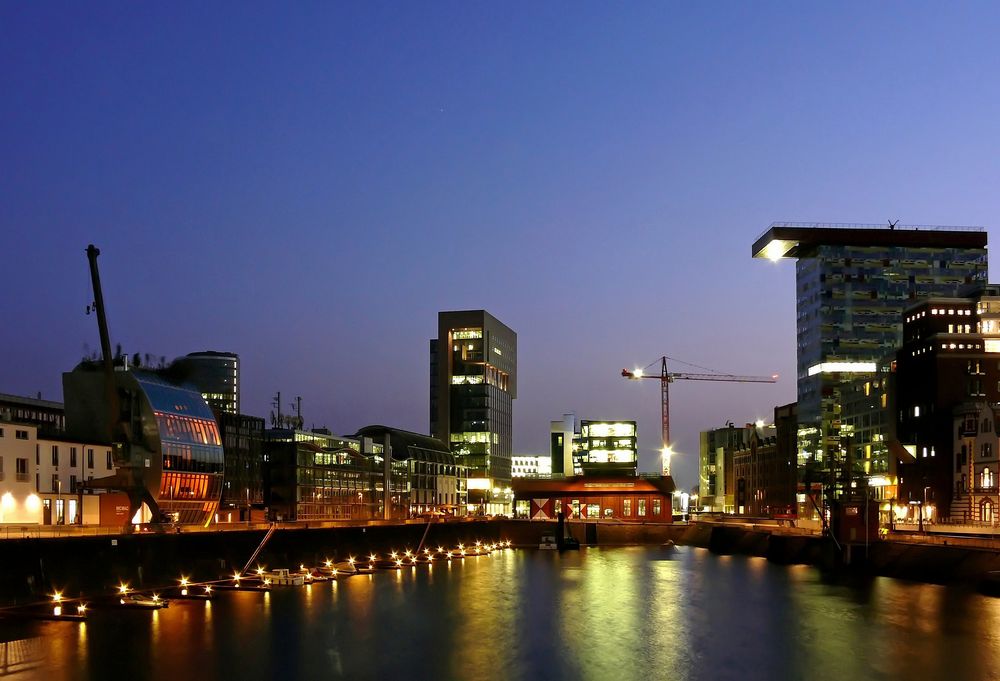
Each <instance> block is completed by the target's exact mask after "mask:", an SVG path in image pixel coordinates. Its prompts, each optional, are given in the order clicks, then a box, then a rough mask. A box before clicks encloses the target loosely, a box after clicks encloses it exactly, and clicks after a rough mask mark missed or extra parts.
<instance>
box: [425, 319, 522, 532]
mask: <svg viewBox="0 0 1000 681" xmlns="http://www.w3.org/2000/svg"><path fill="white" fill-rule="evenodd" d="M430 366H431V377H430V378H431V380H430V425H431V435H432V436H433V437H435V438H437V439H438V440H441V441H442V442H446V443H449V444H450V446H451V449H452V451H453V452H454V453H455V455H456V457H457V459H458V463H459V464H461V465H464V466H467V467H468V469H469V480H468V499H469V506H470V510H473V511H475V512H482V513H489V514H497V513H509V512H510V510H511V502H512V500H513V496H512V493H511V487H510V481H511V455H512V453H513V438H512V435H511V423H512V413H513V400H514V398H515V397H517V334H516V333H514V332H513V331H512V330H511V329H510V328H509V327H507V326H506V325H505V324H503V323H502V322H501V321H500V320H498V319H497V318H496V317H494V316H493V315H491V314H490V313H488V312H486V311H485V310H463V311H456V312H441V313H439V314H438V337H437V338H436V339H432V340H431V343H430Z"/></svg>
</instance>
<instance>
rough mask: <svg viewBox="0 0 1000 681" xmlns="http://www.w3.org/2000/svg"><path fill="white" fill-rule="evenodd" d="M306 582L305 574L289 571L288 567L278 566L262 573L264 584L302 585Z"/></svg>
mask: <svg viewBox="0 0 1000 681" xmlns="http://www.w3.org/2000/svg"><path fill="white" fill-rule="evenodd" d="M305 583H306V578H305V575H303V574H301V573H294V574H293V573H291V572H290V571H289V570H288V568H278V569H276V570H271V571H270V572H265V573H264V586H267V585H269V584H273V585H275V586H302V585H303V584H305Z"/></svg>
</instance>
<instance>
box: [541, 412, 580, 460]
mask: <svg viewBox="0 0 1000 681" xmlns="http://www.w3.org/2000/svg"><path fill="white" fill-rule="evenodd" d="M576 436H577V432H576V415H575V414H563V417H562V420H561V421H550V422H549V461H550V463H549V469H550V470H551V474H552V475H580V474H581V473H582V471H580V470H579V469H578V468H577V467H576V463H575V459H574V458H573V451H574V447H575V445H576V444H577V443H576Z"/></svg>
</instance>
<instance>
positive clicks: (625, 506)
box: [622, 499, 632, 518]
mask: <svg viewBox="0 0 1000 681" xmlns="http://www.w3.org/2000/svg"><path fill="white" fill-rule="evenodd" d="M622 515H623V516H625V517H626V518H628V517H629V516H631V515H632V500H631V499H624V500H622Z"/></svg>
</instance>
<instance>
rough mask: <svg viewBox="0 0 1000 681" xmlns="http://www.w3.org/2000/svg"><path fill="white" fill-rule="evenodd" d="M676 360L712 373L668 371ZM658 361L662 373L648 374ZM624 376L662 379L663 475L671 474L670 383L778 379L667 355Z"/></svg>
mask: <svg viewBox="0 0 1000 681" xmlns="http://www.w3.org/2000/svg"><path fill="white" fill-rule="evenodd" d="M668 359H669V360H671V361H674V362H680V363H681V364H687V365H688V366H691V367H695V368H697V369H702V370H704V371H709V372H712V373H707V374H691V373H673V372H670V371H667V360H668ZM657 362H659V363H660V373H659V374H647V373H646V369H649V367H651V366H653V365H655V364H656V363H657ZM622 376H624V377H625V378H628V379H631V380H639V379H640V378H654V379H657V380H659V381H660V409H661V410H662V411H661V418H662V425H663V450H662V454H663V475H670V456H671V451H670V384H671V383H673V382H674V381H726V382H728V383H776V382H777V381H778V374H773V375H771V376H736V375H733V374H720V373H716V372H714V371H713V370H712V369H709V368H707V367H700V366H698V365H697V364H688V363H687V362H682V361H681V360H678V359H674V358H672V357H667V356H666V355H664V356H663V357H660V358H659V359H657V360H656V361H654V362H651V363H650V364H648V365H647V366H645V367H644V368H642V369H636V370H634V371H629V370H628V369H622Z"/></svg>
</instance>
